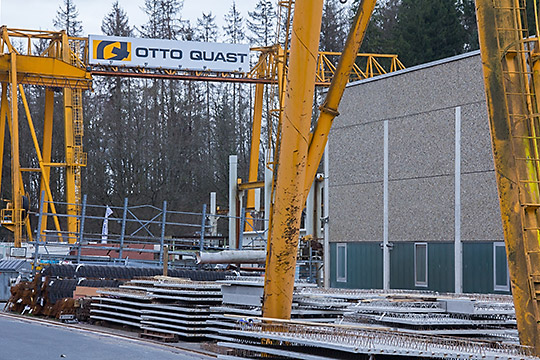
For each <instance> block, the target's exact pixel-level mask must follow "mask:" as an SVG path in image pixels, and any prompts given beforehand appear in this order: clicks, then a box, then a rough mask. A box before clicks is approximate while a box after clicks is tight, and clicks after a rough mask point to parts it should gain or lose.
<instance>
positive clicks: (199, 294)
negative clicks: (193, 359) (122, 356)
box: [91, 276, 222, 340]
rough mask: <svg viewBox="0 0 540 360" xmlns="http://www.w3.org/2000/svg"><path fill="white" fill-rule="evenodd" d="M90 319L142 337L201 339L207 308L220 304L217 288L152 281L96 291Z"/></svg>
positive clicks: (214, 285) (162, 279)
mask: <svg viewBox="0 0 540 360" xmlns="http://www.w3.org/2000/svg"><path fill="white" fill-rule="evenodd" d="M99 292H100V293H101V295H102V296H101V297H96V298H95V301H94V302H93V304H92V310H91V319H93V320H99V321H106V322H110V323H116V324H122V325H129V326H132V327H135V328H137V329H140V330H142V331H143V334H142V336H146V337H153V338H158V339H161V340H165V339H166V338H167V337H166V336H165V335H167V334H168V335H171V336H174V337H182V338H202V337H204V336H205V335H206V334H207V324H206V320H208V319H209V316H210V315H211V313H212V310H211V309H210V307H213V306H216V305H218V304H220V303H221V299H222V297H221V291H220V284H218V283H216V282H207V281H192V280H187V279H177V278H167V277H159V276H158V277H155V278H152V279H135V280H131V281H130V282H128V283H126V284H124V285H122V286H121V287H120V288H119V289H107V290H104V291H99Z"/></svg>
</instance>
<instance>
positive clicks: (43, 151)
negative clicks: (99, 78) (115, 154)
mask: <svg viewBox="0 0 540 360" xmlns="http://www.w3.org/2000/svg"><path fill="white" fill-rule="evenodd" d="M0 34H1V35H0V36H1V39H0V51H1V52H0V82H1V83H2V94H1V106H0V168H1V165H2V161H3V157H4V154H3V149H4V143H5V142H6V136H5V135H6V134H5V121H6V120H7V123H8V128H9V135H10V136H9V139H10V155H11V156H10V158H11V185H12V189H11V192H12V196H13V197H12V199H11V200H10V201H9V203H8V205H7V206H6V208H5V209H2V213H1V214H0V216H1V217H0V223H1V224H2V225H3V226H5V227H7V228H8V229H10V230H11V231H13V233H14V241H15V246H16V247H20V246H21V241H22V237H23V228H24V227H25V224H26V231H27V236H28V237H29V238H30V239H31V236H32V232H31V230H30V225H29V223H28V222H26V221H25V217H26V214H27V210H28V203H29V201H30V200H29V199H28V197H27V196H26V195H25V190H24V185H23V174H24V173H27V172H35V173H39V174H40V176H41V183H40V193H41V192H44V193H45V200H46V201H53V194H52V192H51V188H50V185H49V177H50V170H51V168H53V167H61V168H64V169H65V184H66V188H65V193H66V203H67V205H66V212H67V214H68V215H70V216H68V220H67V234H66V236H65V238H66V239H67V240H68V241H69V242H71V243H73V242H75V240H76V238H75V236H74V234H76V233H77V230H78V219H77V217H76V215H78V211H79V206H78V204H79V203H80V192H81V190H80V189H81V167H83V166H85V165H86V154H85V153H84V152H83V151H82V136H83V132H82V129H83V119H82V91H83V90H88V89H91V87H92V77H91V74H90V73H89V72H88V71H87V70H86V65H85V63H86V61H85V59H86V54H85V51H86V49H87V45H86V42H87V39H85V38H77V37H70V36H67V35H66V33H65V32H50V31H34V30H20V29H8V28H6V27H5V26H3V27H1V28H0ZM38 42H39V43H41V44H46V46H45V48H44V49H43V50H42V51H39V52H37V50H36V46H37V45H38ZM24 85H37V86H43V87H45V108H44V113H43V114H44V115H43V141H42V146H40V145H39V141H38V138H37V134H36V127H35V125H34V121H33V120H32V116H31V112H30V109H29V106H28V102H27V100H26V96H25V91H24ZM54 91H62V92H63V100H64V134H65V135H64V150H65V161H64V162H59V163H53V162H51V150H52V139H53V109H54ZM21 103H22V105H23V108H24V113H25V114H24V115H25V117H26V122H27V124H28V128H29V130H30V134H31V137H32V142H33V144H34V150H35V154H36V157H37V164H38V165H39V166H38V167H34V168H24V167H21V164H20V149H19V129H20V127H21V126H23V125H22V123H23V121H20V118H19V104H21ZM0 184H1V173H0ZM44 206H46V205H44ZM44 212H47V209H44ZM51 212H52V213H56V208H55V206H54V204H51ZM54 223H55V228H56V231H58V233H59V236H60V237H61V238H62V234H61V228H60V221H59V219H58V217H57V216H54ZM46 224H47V221H46V219H45V221H43V224H42V226H43V227H44V228H45V227H46ZM40 230H41V229H40Z"/></svg>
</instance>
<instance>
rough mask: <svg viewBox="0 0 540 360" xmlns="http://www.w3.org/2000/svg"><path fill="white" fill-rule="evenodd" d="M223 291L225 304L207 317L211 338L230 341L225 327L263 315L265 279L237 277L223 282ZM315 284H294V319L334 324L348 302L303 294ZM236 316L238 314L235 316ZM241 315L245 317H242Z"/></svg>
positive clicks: (292, 315)
mask: <svg viewBox="0 0 540 360" xmlns="http://www.w3.org/2000/svg"><path fill="white" fill-rule="evenodd" d="M220 283H222V288H221V291H222V293H223V304H222V305H221V306H218V307H214V308H212V310H213V311H214V313H213V314H212V315H211V319H210V320H208V325H209V326H210V330H212V332H211V333H210V334H209V335H208V337H209V338H211V339H216V340H230V339H229V338H228V337H226V336H224V335H223V333H222V330H223V329H231V328H234V327H236V326H237V325H238V322H239V320H240V321H241V322H242V321H247V322H249V321H250V318H255V317H260V316H261V313H262V311H261V307H262V296H263V286H264V279H263V278H262V277H234V278H232V277H231V278H229V279H227V280H223V281H220ZM315 287H316V285H315V284H311V283H302V282H297V283H295V294H294V297H293V307H292V311H291V318H293V319H303V320H305V321H310V322H318V323H332V322H335V321H336V319H338V318H340V317H342V316H343V314H344V312H345V310H346V307H347V306H348V305H350V304H349V303H347V302H341V303H340V302H339V301H338V300H335V301H332V302H330V301H327V302H324V301H310V299H309V298H307V297H305V296H303V295H302V292H301V289H313V288H315ZM235 316H237V317H235ZM238 317H244V319H239V318H238Z"/></svg>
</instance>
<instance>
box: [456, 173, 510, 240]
mask: <svg viewBox="0 0 540 360" xmlns="http://www.w3.org/2000/svg"><path fill="white" fill-rule="evenodd" d="M461 239H462V240H463V241H473V240H476V241H482V240H484V241H486V240H487V241H504V235H503V229H502V221H501V210H500V207H499V198H498V193H497V182H496V179H495V171H494V170H492V171H486V172H476V173H466V174H462V175H461Z"/></svg>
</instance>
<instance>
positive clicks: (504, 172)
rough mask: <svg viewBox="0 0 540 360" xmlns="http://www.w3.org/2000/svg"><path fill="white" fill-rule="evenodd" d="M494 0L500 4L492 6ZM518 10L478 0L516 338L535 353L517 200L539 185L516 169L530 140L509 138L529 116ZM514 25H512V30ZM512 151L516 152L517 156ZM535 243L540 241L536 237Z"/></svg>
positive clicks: (539, 338) (522, 215) (538, 342)
mask: <svg viewBox="0 0 540 360" xmlns="http://www.w3.org/2000/svg"><path fill="white" fill-rule="evenodd" d="M495 4H496V5H497V6H498V8H495V7H494V6H495ZM516 8H517V7H516V2H515V1H513V0H503V1H497V2H494V1H493V0H476V15H477V21H478V34H479V42H480V50H481V57H482V64H483V72H484V83H485V89H486V100H487V105H488V113H489V121H490V130H491V140H492V146H493V157H494V162H495V173H496V178H497V186H498V191H499V201H500V208H501V216H502V222H503V229H504V238H505V244H506V252H507V256H508V268H509V271H510V280H511V285H512V295H513V298H514V306H515V309H516V319H517V326H518V331H519V338H520V342H521V344H522V345H528V346H533V347H534V348H535V352H536V354H537V355H538V354H540V331H539V328H538V323H537V321H538V320H539V319H538V318H537V316H538V314H537V311H536V304H535V301H534V295H533V294H532V293H531V292H532V291H534V289H532V288H531V287H530V283H529V273H528V271H529V269H528V259H527V250H526V244H525V241H526V240H525V234H524V232H525V230H524V227H523V223H522V221H525V220H526V218H527V217H528V213H530V212H531V211H530V210H526V209H523V210H522V203H521V201H520V200H522V201H523V205H525V204H526V203H528V202H530V201H531V198H533V197H538V194H537V190H538V189H537V184H535V182H534V181H531V182H530V183H529V184H528V185H522V180H525V181H528V180H529V179H531V177H536V171H532V172H529V173H527V171H526V170H525V171H524V168H521V170H520V168H519V166H518V164H517V160H516V159H517V158H518V157H522V158H525V156H524V155H523V154H522V153H526V152H528V153H529V154H531V153H532V152H530V148H529V145H527V144H526V142H527V141H528V140H520V139H517V142H516V141H514V142H513V141H512V135H515V136H517V137H520V136H522V135H523V130H524V127H526V126H527V121H528V115H529V114H528V109H527V105H528V104H527V102H526V101H523V98H519V97H517V96H515V94H518V95H520V94H522V93H526V92H527V91H525V92H524V91H523V90H524V89H526V88H527V84H523V83H524V81H526V80H525V76H522V77H521V78H520V75H523V74H519V71H517V72H516V69H520V68H521V67H522V66H523V65H522V64H520V62H522V58H521V56H522V55H523V51H522V46H523V45H522V44H523V38H521V36H517V35H516V33H519V31H518V30H517V29H519V28H521V27H522V26H520V25H519V24H516V16H515V14H512V10H513V9H514V10H515V9H516ZM513 29H516V31H514V33H512V30H513ZM501 49H502V51H504V53H503V54H502V53H501ZM505 72H506V73H505ZM522 72H523V71H522ZM524 96H526V95H525V94H524ZM529 105H530V104H529ZM515 151H519V154H516V153H515ZM520 178H521V179H520ZM535 181H536V182H537V180H535ZM533 187H534V188H536V189H533ZM535 193H536V194H535ZM520 197H522V198H523V199H520ZM536 201H538V199H536ZM533 211H534V210H533ZM535 241H536V242H538V239H536V240H535ZM536 245H538V244H536Z"/></svg>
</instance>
